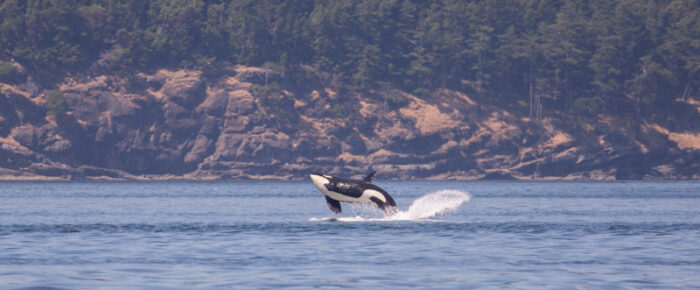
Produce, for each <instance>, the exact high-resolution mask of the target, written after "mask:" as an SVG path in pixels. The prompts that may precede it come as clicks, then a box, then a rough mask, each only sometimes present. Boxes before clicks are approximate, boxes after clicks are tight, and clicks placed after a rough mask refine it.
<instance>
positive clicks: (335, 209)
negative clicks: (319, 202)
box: [326, 196, 342, 214]
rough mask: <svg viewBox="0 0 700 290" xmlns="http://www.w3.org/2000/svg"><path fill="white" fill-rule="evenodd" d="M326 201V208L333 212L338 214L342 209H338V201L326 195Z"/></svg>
mask: <svg viewBox="0 0 700 290" xmlns="http://www.w3.org/2000/svg"><path fill="white" fill-rule="evenodd" d="M326 203H327V204H328V208H330V209H331V210H332V211H333V212H334V213H336V214H339V213H340V212H341V211H342V210H341V209H340V202H339V201H337V200H335V199H332V198H330V197H327V196H326Z"/></svg>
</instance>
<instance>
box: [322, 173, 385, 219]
mask: <svg viewBox="0 0 700 290" xmlns="http://www.w3.org/2000/svg"><path fill="white" fill-rule="evenodd" d="M375 173H377V172H376V171H372V173H370V174H368V175H367V176H366V177H365V178H364V179H362V180H352V179H342V178H336V177H333V176H330V175H326V174H318V173H311V174H309V177H311V181H312V182H313V183H314V185H315V186H316V188H318V190H320V191H321V193H323V195H324V196H325V197H326V203H327V204H328V207H329V208H330V209H331V210H332V211H333V212H334V213H336V214H339V213H340V212H341V211H342V209H341V208H340V202H341V201H342V202H350V203H361V204H372V205H375V206H376V207H378V208H379V209H381V210H383V211H384V214H385V215H386V216H392V215H393V214H395V213H396V212H397V209H396V202H394V199H393V198H392V197H391V195H389V194H388V193H387V192H386V191H384V190H383V189H381V188H379V186H376V185H374V184H372V177H373V176H374V174H375Z"/></svg>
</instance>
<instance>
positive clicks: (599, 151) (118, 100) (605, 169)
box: [0, 65, 700, 180]
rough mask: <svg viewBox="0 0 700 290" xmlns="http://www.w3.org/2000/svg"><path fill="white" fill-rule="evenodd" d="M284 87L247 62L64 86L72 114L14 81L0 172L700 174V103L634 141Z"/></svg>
mask: <svg viewBox="0 0 700 290" xmlns="http://www.w3.org/2000/svg"><path fill="white" fill-rule="evenodd" d="M309 75H310V76H312V75H314V74H313V73H309ZM266 82H267V85H266ZM273 82H274V84H275V85H270V84H271V83H273ZM285 84H289V82H285V80H284V76H283V75H282V74H280V73H279V72H276V71H273V70H270V69H265V68H259V67H246V66H241V65H230V66H225V67H222V68H221V69H219V70H217V71H216V72H206V73H205V72H203V71H202V70H196V69H159V70H157V71H153V72H150V73H149V72H140V73H136V74H134V76H132V77H129V78H123V77H119V76H116V75H88V76H81V77H65V79H63V80H62V81H61V82H60V83H59V84H58V86H57V87H58V91H60V97H59V98H60V99H62V100H64V101H65V105H64V106H56V105H53V107H52V106H49V105H48V104H47V97H48V96H49V95H50V94H56V92H57V91H56V90H47V89H44V88H42V87H41V86H40V85H39V84H37V83H34V82H31V81H28V82H24V83H20V84H7V83H2V84H0V116H1V118H0V144H1V145H0V175H1V176H2V179H206V180H210V179H303V178H305V177H306V175H307V174H308V173H309V172H326V173H330V174H338V175H360V174H363V173H365V172H367V171H368V170H370V168H373V169H375V170H377V171H379V172H380V176H381V178H393V179H480V178H487V179H493V178H496V179H501V178H517V179H606V180H611V179H698V178H700V162H699V161H698V160H700V122H698V120H700V102H699V101H697V100H694V99H688V100H680V99H679V100H676V101H675V102H674V107H673V108H672V110H673V115H672V118H670V117H669V118H667V119H665V120H663V122H656V123H651V122H647V121H644V123H643V125H642V127H641V130H639V132H634V131H635V130H632V129H630V126H629V124H630V121H629V120H627V119H626V118H624V117H622V118H621V117H616V116H607V115H600V116H599V118H598V119H597V120H596V121H593V122H592V123H591V125H587V126H586V128H578V129H576V127H572V126H569V127H565V126H563V124H562V122H560V121H556V120H554V119H552V118H543V119H541V120H531V119H530V118H528V114H529V112H527V110H518V109H513V108H510V109H506V108H500V107H498V106H494V105H493V104H488V103H487V102H485V101H484V100H482V99H480V98H473V97H471V96H470V94H469V93H468V92H469V91H470V89H469V87H467V86H465V87H464V90H462V91H460V90H450V89H441V90H437V91H436V92H435V93H433V94H432V95H430V97H429V98H420V97H417V96H415V95H412V94H410V93H407V92H404V91H400V90H397V89H391V90H382V91H365V92H350V93H345V94H342V95H341V94H338V93H336V92H334V91H333V90H332V89H330V88H328V87H324V86H322V85H321V82H320V81H319V80H318V79H316V78H313V77H309V78H307V79H305V80H304V82H303V85H291V86H289V85H285ZM53 102H54V103H56V101H53ZM59 103H61V102H59ZM55 107H59V108H61V107H62V108H63V109H60V110H59V111H57V112H56V111H51V109H50V108H55ZM47 108H49V109H47ZM523 108H525V109H526V108H527V107H526V106H525V107H523Z"/></svg>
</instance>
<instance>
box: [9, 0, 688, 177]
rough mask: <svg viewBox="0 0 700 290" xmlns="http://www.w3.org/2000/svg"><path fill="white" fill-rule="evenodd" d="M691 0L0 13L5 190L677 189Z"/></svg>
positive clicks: (274, 3)
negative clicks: (352, 182)
mask: <svg viewBox="0 0 700 290" xmlns="http://www.w3.org/2000/svg"><path fill="white" fill-rule="evenodd" d="M698 15H700V2H699V1H685V0H615V1H608V0H594V1H564V0H505V1H486V0H477V1H466V0H439V1H417V0H358V1H340V0H323V1H320V0H319V1H316V0H311V1H308V0H287V1H280V0H260V1H250V0H231V1H219V0H159V1H141V0H120V1H114V0H72V1H62V0H29V1H18V0H7V1H1V2H0V142H1V144H2V147H0V168H2V173H0V175H3V176H5V177H3V178H4V179H21V178H30V179H35V178H57V179H80V178H97V179H105V178H106V179H109V178H117V179H122V178H133V179H172V178H187V179H300V178H304V176H305V175H306V173H308V172H309V171H321V172H329V173H332V174H341V175H354V174H361V173H366V172H367V171H368V170H370V168H373V169H376V170H378V171H380V172H381V174H380V175H378V176H380V178H395V179H476V178H520V179H543V178H551V179H565V178H566V179H644V178H650V179H656V178H659V179H691V178H692V179H697V178H698V175H699V174H700V173H698V172H700V170H698V169H699V167H700V165H699V164H700V157H699V155H698V154H700V153H698V152H699V151H700V113H699V111H698V106H699V105H700V57H699V56H700V20H699V19H700V17H698Z"/></svg>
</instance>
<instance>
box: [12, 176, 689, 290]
mask: <svg viewBox="0 0 700 290" xmlns="http://www.w3.org/2000/svg"><path fill="white" fill-rule="evenodd" d="M376 183H377V184H378V185H379V186H381V187H383V188H384V189H386V190H387V191H388V192H390V193H391V194H392V195H393V197H394V199H395V200H396V202H397V203H398V205H399V208H400V209H401V210H406V209H407V208H408V207H409V206H410V205H411V204H412V203H413V202H414V201H415V200H416V199H418V198H419V197H421V196H424V195H426V194H430V193H434V192H437V191H440V190H445V189H452V190H458V191H462V192H465V193H469V194H470V195H471V196H472V198H471V200H470V201H469V202H467V203H464V204H462V205H461V206H460V207H459V208H458V209H457V210H456V211H453V212H451V213H446V214H442V215H438V216H434V217H432V218H430V219H428V220H404V221H384V220H381V219H379V220H378V219H377V218H381V217H382V214H381V212H380V211H378V210H374V209H368V208H365V207H358V206H349V205H346V204H343V214H342V215H340V217H355V216H359V217H361V219H359V220H357V219H356V220H354V221H352V222H344V221H343V219H335V220H333V219H326V218H327V217H335V215H334V214H333V213H332V212H331V211H330V210H329V209H328V208H327V207H326V203H325V200H324V199H323V198H322V196H321V195H320V193H319V192H318V191H317V190H316V189H315V188H314V187H313V185H311V184H310V183H309V182H299V183H296V182H249V183H235V182H119V183H98V182H85V183H81V182H70V183H53V182H4V183H0V288H3V289H7V288H9V289H26V288H42V287H48V288H49V289H52V288H53V289H56V288H58V289H61V288H66V289H75V288H90V289H94V288H102V289H110V288H113V289H123V288H162V289H173V288H181V289H189V288H277V287H296V288H312V287H313V288H345V287H349V288H365V289H367V288H382V289H385V288H403V287H407V288H475V287H494V288H495V287H499V288H500V287H508V288H537V289H541V288H571V287H579V288H602V287H612V288H617V287H622V288H678V289H688V288H698V287H700V183H698V182H514V181H513V182H511V181H508V182H503V181H488V182H487V181H478V182H383V181H381V180H380V181H377V182H376ZM370 218H373V219H370Z"/></svg>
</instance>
